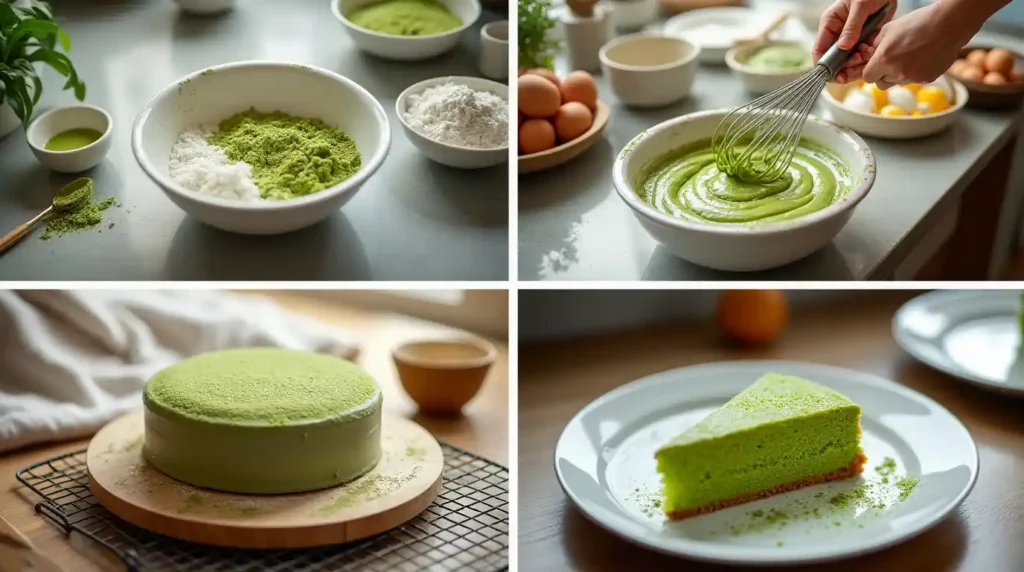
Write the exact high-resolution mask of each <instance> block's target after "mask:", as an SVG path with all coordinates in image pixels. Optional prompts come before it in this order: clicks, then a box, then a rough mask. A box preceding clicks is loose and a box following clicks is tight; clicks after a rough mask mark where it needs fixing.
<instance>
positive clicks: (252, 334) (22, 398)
mask: <svg viewBox="0 0 1024 572" xmlns="http://www.w3.org/2000/svg"><path fill="white" fill-rule="evenodd" d="M253 346H280V347H287V348H293V349H301V350H308V351H314V352H318V353H325V354H330V355H336V356H340V357H345V358H348V359H354V358H355V357H356V355H357V353H358V346H357V345H356V342H355V339H354V337H353V336H352V335H351V334H350V333H348V332H346V331H339V330H338V329H335V328H331V327H328V326H326V325H323V324H320V323H317V322H314V321H312V320H309V319H307V318H305V317H303V316H298V315H295V314H292V313H289V312H287V311H286V310H284V309H282V308H280V307H279V306H277V305H275V304H274V303H273V302H271V301H269V300H267V299H264V298H258V297H255V296H248V295H246V296H242V295H236V294H230V293H225V292H216V291H213V292H211V291H202V290H178V291H158V290H145V291H117V290H88V291H57V290H24V291H10V290H3V291H0V453H2V452H4V451H9V450H12V449H16V448H18V447H23V446H26V445H30V444H34V443H40V442H44V441H55V440H63V439H73V438H79V437H83V436H86V435H88V434H90V433H92V432H94V431H96V430H97V429H99V427H101V426H102V425H103V424H104V423H106V422H107V421H110V420H111V419H113V418H115V417H117V416H118V415H120V414H121V413H124V412H126V411H129V410H131V409H133V408H136V407H139V406H141V401H140V395H141V391H142V388H143V386H144V385H145V383H146V380H148V379H149V377H150V376H151V375H153V374H154V373H155V372H157V371H158V370H160V369H162V368H164V367H167V366H168V365H171V364H173V363H175V362H177V361H179V360H180V359H181V358H183V357H186V356H190V355H195V354H198V353H202V352H207V351H211V350H216V349H223V348H232V347H253Z"/></svg>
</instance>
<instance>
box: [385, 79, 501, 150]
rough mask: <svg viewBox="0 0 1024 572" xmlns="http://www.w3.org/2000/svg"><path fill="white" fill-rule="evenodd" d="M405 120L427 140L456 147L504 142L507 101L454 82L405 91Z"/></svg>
mask: <svg viewBox="0 0 1024 572" xmlns="http://www.w3.org/2000/svg"><path fill="white" fill-rule="evenodd" d="M403 116H404V117H403V118H404V119H405V122H406V123H408V124H409V127H412V129H413V131H416V132H417V133H420V134H421V135H423V136H425V137H427V138H428V139H431V140H434V141H437V142H439V143H446V144H448V145H457V146H459V147H472V148H474V149H495V148H500V147H505V146H507V145H508V104H507V103H505V100H504V99H502V98H501V97H499V96H497V95H495V94H493V93H491V92H488V91H477V90H475V89H472V88H470V87H468V86H465V85H462V84H457V83H443V84H440V85H435V86H431V87H428V88H427V89H425V90H423V91H422V92H421V93H412V94H409V98H408V103H407V105H406V109H405V113H403Z"/></svg>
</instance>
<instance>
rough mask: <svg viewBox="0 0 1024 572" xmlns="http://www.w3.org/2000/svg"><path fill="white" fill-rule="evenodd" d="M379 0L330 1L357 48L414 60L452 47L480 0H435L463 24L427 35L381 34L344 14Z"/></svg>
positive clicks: (474, 17)
mask: <svg viewBox="0 0 1024 572" xmlns="http://www.w3.org/2000/svg"><path fill="white" fill-rule="evenodd" d="M379 1H380V0H331V11H333V12H334V16H335V17H336V18H337V19H338V21H340V22H341V23H342V25H343V26H345V30H347V31H348V35H349V36H350V37H351V38H352V41H353V42H355V44H356V47H358V48H359V49H361V50H363V51H364V52H367V53H370V54H373V55H375V56H377V57H381V58H385V59H389V60H400V61H414V60H425V59H429V58H433V57H436V56H439V55H441V54H443V53H445V52H447V51H448V50H451V49H452V48H454V47H455V46H456V45H457V44H458V43H459V38H460V37H461V36H462V33H463V32H464V31H466V29H467V28H469V27H470V26H472V25H473V24H474V23H475V22H476V21H477V19H478V18H479V17H480V2H479V0H438V1H439V2H441V3H442V4H444V5H445V6H447V7H448V10H450V11H451V12H452V13H453V14H455V15H456V16H458V17H459V19H461V20H462V25H461V26H459V27H458V28H455V29H454V30H449V31H447V32H444V33H441V34H432V35H429V36H393V35H390V34H381V33H379V32H374V31H371V30H367V29H366V28H361V27H359V26H356V25H355V24H353V23H352V22H351V21H349V19H348V17H347V16H346V15H347V14H349V13H350V12H351V11H352V10H354V9H356V8H358V7H360V6H365V5H366V4H373V3H376V2H379Z"/></svg>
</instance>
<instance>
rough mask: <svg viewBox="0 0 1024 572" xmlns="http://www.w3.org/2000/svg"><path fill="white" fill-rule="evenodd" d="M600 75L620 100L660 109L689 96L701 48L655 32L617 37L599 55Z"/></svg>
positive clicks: (637, 105) (635, 105)
mask: <svg viewBox="0 0 1024 572" xmlns="http://www.w3.org/2000/svg"><path fill="white" fill-rule="evenodd" d="M598 56H599V57H600V58H601V72H602V73H603V74H604V76H605V77H606V78H608V83H609V84H610V85H611V87H612V92H613V93H615V97H618V98H619V101H621V102H622V103H624V104H625V105H628V106H632V107H662V106H665V105H671V104H673V103H676V102H677V101H680V100H681V99H683V98H685V97H686V96H688V95H690V89H691V88H692V87H693V78H694V76H695V75H696V74H697V58H698V57H699V56H700V47H699V46H697V45H695V44H693V43H691V42H689V41H687V40H684V39H682V38H678V37H673V36H666V35H664V34H661V33H658V32H642V33H639V34H629V35H626V36H620V37H618V38H616V39H614V40H612V41H610V42H608V43H607V44H605V45H604V46H602V47H601V51H600V52H599V53H598Z"/></svg>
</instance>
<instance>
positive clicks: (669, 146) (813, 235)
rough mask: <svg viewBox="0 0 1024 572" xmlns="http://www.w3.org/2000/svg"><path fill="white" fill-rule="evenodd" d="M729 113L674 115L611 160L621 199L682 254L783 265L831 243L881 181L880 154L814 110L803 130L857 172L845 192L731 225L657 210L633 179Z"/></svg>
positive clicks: (710, 261) (720, 262) (731, 263)
mask: <svg viewBox="0 0 1024 572" xmlns="http://www.w3.org/2000/svg"><path fill="white" fill-rule="evenodd" d="M728 112H729V110H728V109H715V110H709V111H701V112H697V113H690V114H687V115H683V116H681V117H676V118H674V119H669V120H668V121H664V122H662V123H659V124H657V125H655V126H654V127H651V128H650V129H648V130H646V131H644V132H642V133H640V134H639V135H637V136H636V137H635V138H634V139H633V140H632V141H630V142H629V143H627V144H626V145H625V147H623V149H622V151H621V152H620V153H619V155H618V157H616V159H615V163H614V164H613V165H612V179H613V181H614V183H615V190H616V191H617V192H618V194H619V198H621V199H622V201H623V202H625V203H626V206H628V207H629V208H630V209H632V211H633V214H634V215H635V216H636V218H637V220H638V221H640V225H641V226H642V227H643V228H644V230H645V231H647V233H648V234H649V235H651V237H652V238H653V239H654V240H655V241H657V242H658V243H660V244H661V245H663V246H664V247H665V248H667V249H668V250H669V251H670V252H671V253H673V254H675V255H676V256H678V257H680V258H682V259H684V260H688V261H690V262H692V263H694V264H699V265H701V266H705V267H707V268H713V269H716V270H727V271H733V272H750V271H756V270H767V269H769V268H778V267H779V266H784V265H786V264H789V263H790V262H795V261H797V260H800V259H801V258H804V257H806V256H808V255H810V254H811V253H813V252H815V251H816V250H818V249H820V248H822V247H823V246H825V245H826V244H828V243H829V241H831V240H832V239H833V238H834V237H835V236H836V235H837V234H839V231H840V230H842V229H843V226H845V225H846V223H847V221H849V220H850V217H851V216H852V215H853V210H854V208H855V207H856V206H857V204H859V203H860V201H861V200H862V199H863V198H864V197H865V196H867V194H868V191H870V190H871V186H872V185H873V184H874V182H875V156H874V154H873V153H872V152H871V149H869V148H868V146H867V143H865V142H864V140H863V139H861V138H860V137H859V136H857V134H856V133H854V132H853V131H850V130H849V129H847V128H845V127H841V126H839V125H836V124H835V123H832V122H831V121H826V120H824V119H821V118H820V117H814V116H811V117H808V118H807V123H805V124H804V130H803V136H805V137H807V138H809V139H811V140H813V141H816V142H818V143H820V144H821V145H824V146H825V147H827V148H828V149H831V150H832V151H833V152H835V153H836V154H837V155H838V156H839V158H840V159H842V161H843V163H844V164H845V165H846V166H847V167H849V169H850V173H851V174H852V175H853V176H854V184H853V188H852V189H850V192H848V193H847V194H846V196H844V197H842V198H840V199H839V201H838V202H836V203H833V204H831V205H829V206H827V207H825V208H824V209H822V210H820V211H817V212H813V213H811V214H809V215H806V216H802V217H799V218H795V219H792V220H788V221H784V222H778V223H771V224H754V225H726V224H712V223H698V222H690V221H687V220H683V219H681V218H679V217H674V216H671V215H668V214H665V213H662V212H661V211H659V210H657V209H656V208H654V207H653V206H651V205H648V204H647V203H645V202H644V201H643V200H642V199H641V198H640V197H639V196H638V195H637V193H636V190H635V189H634V182H635V181H636V178H637V176H638V174H639V172H640V171H641V170H642V169H643V168H645V167H646V166H647V165H649V164H650V163H651V161H654V160H656V159H657V158H659V157H661V156H663V155H664V154H665V153H668V152H670V151H672V150H674V149H678V148H680V147H683V146H685V145H687V144H690V143H695V142H697V141H700V140H702V139H708V140H710V139H711V136H712V135H713V134H714V132H715V129H716V128H717V127H718V125H719V123H721V121H722V119H723V118H725V116H726V114H727V113H728Z"/></svg>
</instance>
